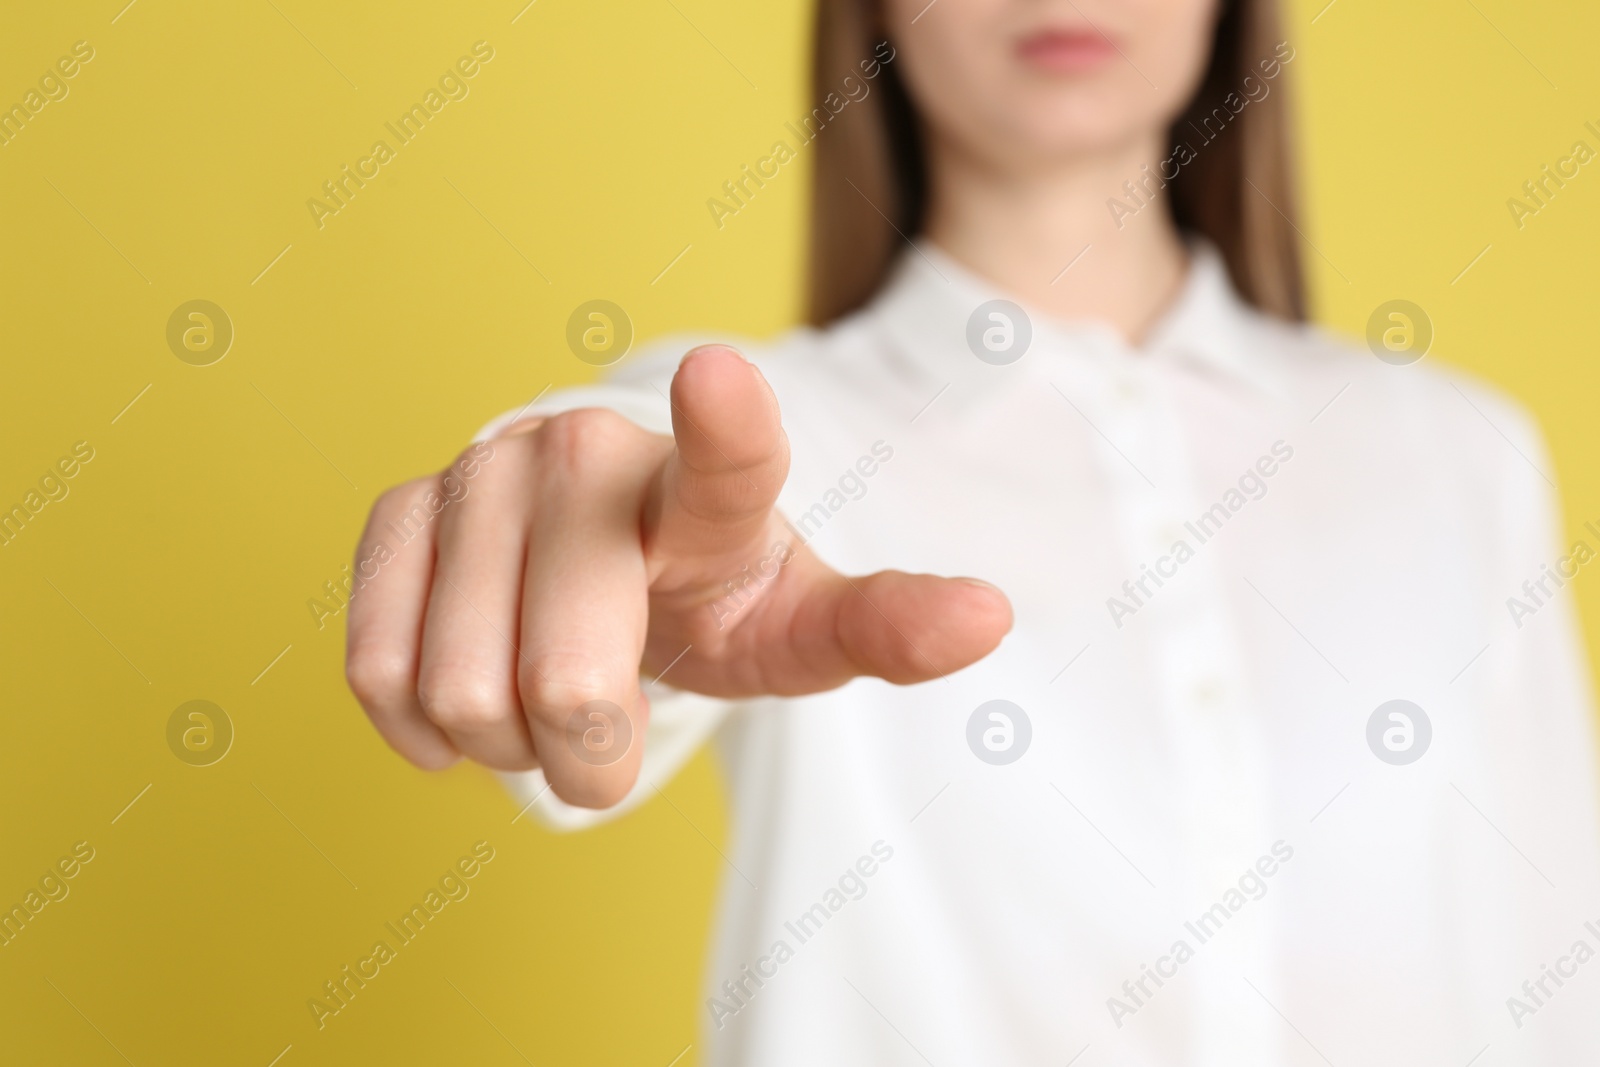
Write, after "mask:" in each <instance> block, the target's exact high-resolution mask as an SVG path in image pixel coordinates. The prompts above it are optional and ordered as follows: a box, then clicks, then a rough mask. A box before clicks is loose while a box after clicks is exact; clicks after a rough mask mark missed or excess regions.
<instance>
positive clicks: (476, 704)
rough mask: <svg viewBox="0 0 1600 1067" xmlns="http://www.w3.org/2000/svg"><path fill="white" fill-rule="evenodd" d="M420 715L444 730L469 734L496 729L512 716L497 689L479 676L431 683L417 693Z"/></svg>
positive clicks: (510, 710)
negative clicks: (423, 715) (480, 730)
mask: <svg viewBox="0 0 1600 1067" xmlns="http://www.w3.org/2000/svg"><path fill="white" fill-rule="evenodd" d="M417 700H418V702H419V703H420V704H421V705H422V710H423V712H424V713H425V714H426V715H427V716H428V718H429V719H431V720H432V721H433V722H434V723H435V724H436V725H438V726H440V727H443V728H444V729H446V730H464V731H472V730H476V729H482V728H484V727H488V726H498V725H501V724H503V723H505V722H507V721H508V720H509V719H510V718H511V716H512V709H511V708H510V707H509V706H508V705H507V702H506V699H505V697H504V695H503V694H502V693H501V692H500V690H499V688H498V687H497V686H495V685H494V684H493V683H491V682H490V681H489V680H488V679H486V678H482V677H462V678H449V679H445V680H441V681H434V682H430V683H429V684H428V685H426V686H425V687H423V688H420V689H418V691H417Z"/></svg>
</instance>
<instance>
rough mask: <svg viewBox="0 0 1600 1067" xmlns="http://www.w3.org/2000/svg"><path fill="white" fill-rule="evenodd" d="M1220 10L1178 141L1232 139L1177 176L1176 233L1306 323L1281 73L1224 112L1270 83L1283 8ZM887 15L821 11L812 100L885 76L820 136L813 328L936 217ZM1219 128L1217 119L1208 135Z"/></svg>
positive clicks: (1229, 0)
mask: <svg viewBox="0 0 1600 1067" xmlns="http://www.w3.org/2000/svg"><path fill="white" fill-rule="evenodd" d="M1223 2H1224V4H1225V9H1224V10H1223V12H1222V14H1221V16H1220V18H1219V19H1218V20H1217V26H1216V33H1215V39H1214V40H1213V42H1212V48H1211V62H1210V66H1209V67H1208V68H1207V70H1206V73H1205V77H1204V78H1203V79H1202V80H1201V82H1200V88H1199V89H1198V91H1197V92H1196V93H1195V96H1194V99H1193V100H1192V101H1190V103H1189V106H1188V107H1187V108H1186V109H1185V110H1184V113H1183V114H1182V115H1180V116H1179V117H1178V119H1177V121H1176V122H1174V123H1173V125H1172V129H1171V131H1170V132H1171V134H1172V137H1171V140H1172V141H1173V142H1174V143H1177V142H1187V143H1193V141H1194V140H1195V133H1194V132H1190V131H1198V130H1200V129H1201V128H1202V127H1205V124H1206V120H1207V119H1208V118H1211V117H1212V116H1213V114H1218V115H1219V116H1221V117H1224V121H1223V126H1232V127H1234V128H1231V129H1227V128H1225V129H1223V130H1222V131H1221V133H1220V134H1218V135H1217V136H1216V138H1215V143H1207V144H1206V145H1205V146H1204V147H1203V148H1201V149H1200V150H1198V151H1196V152H1194V153H1192V156H1191V158H1189V159H1188V161H1187V162H1183V164H1182V166H1179V167H1177V175H1176V177H1174V178H1172V179H1171V180H1170V181H1168V182H1167V183H1166V194H1167V198H1168V203H1169V204H1170V205H1171V210H1172V214H1173V217H1174V219H1175V221H1176V222H1177V225H1178V227H1179V228H1180V229H1182V230H1185V231H1188V232H1192V233H1196V234H1199V235H1200V236H1202V237H1205V238H1207V239H1208V240H1210V241H1211V242H1212V243H1213V244H1215V245H1216V246H1217V248H1218V250H1219V251H1220V252H1221V254H1222V258H1223V260H1224V262H1225V263H1226V264H1227V267H1228V273H1229V274H1230V276H1231V277H1232V279H1233V284H1234V286H1235V287H1236V288H1237V289H1238V290H1239V292H1240V294H1241V295H1242V296H1243V297H1244V299H1245V300H1247V301H1248V302H1249V303H1251V304H1253V305H1254V306H1255V307H1257V308H1259V309H1260V310H1262V311H1264V312H1266V313H1268V314H1271V315H1276V316H1279V317H1281V318H1285V319H1290V320H1295V321H1299V320H1303V319H1304V318H1305V292H1304V282H1303V276H1302V272H1301V265H1300V255H1299V246H1298V244H1297V243H1296V239H1297V232H1296V225H1295V222H1294V220H1295V217H1296V210H1295V196H1294V188H1293V171H1292V169H1291V166H1290V143H1289V115H1288V110H1287V101H1286V99H1285V97H1286V94H1285V92H1284V85H1283V82H1284V80H1285V78H1284V75H1283V73H1282V72H1281V71H1280V72H1279V73H1278V76H1277V77H1276V78H1275V79H1273V80H1274V81H1275V83H1276V84H1275V85H1274V87H1273V88H1272V90H1271V91H1270V92H1268V93H1267V95H1266V96H1264V97H1261V98H1259V99H1254V100H1252V102H1251V103H1250V104H1249V106H1248V107H1242V106H1241V107H1240V109H1239V110H1237V112H1233V111H1231V109H1227V108H1225V106H1224V103H1223V101H1224V99H1225V98H1226V97H1228V96H1229V95H1230V94H1236V98H1237V96H1238V95H1242V94H1243V92H1244V88H1243V86H1244V85H1245V78H1246V76H1251V77H1253V78H1254V79H1255V80H1256V81H1257V82H1259V81H1261V80H1262V77H1261V71H1260V70H1258V69H1257V64H1259V63H1260V62H1262V61H1263V60H1270V59H1272V58H1273V56H1274V51H1273V49H1274V46H1275V45H1277V44H1278V43H1279V41H1280V38H1279V36H1278V12H1277V3H1276V0H1223ZM878 5H879V0H818V7H817V25H816V46H815V47H816V51H815V58H814V62H813V66H812V87H813V92H814V94H815V99H818V100H821V99H823V98H824V97H825V95H826V94H829V93H835V94H836V93H837V91H838V87H839V86H840V85H841V84H847V83H846V82H845V79H846V78H847V77H852V76H853V77H854V78H856V79H857V80H859V79H860V78H861V76H862V73H863V71H866V70H876V77H875V78H874V83H875V84H874V85H873V86H872V89H871V91H870V92H869V93H868V94H867V95H865V96H864V97H861V98H860V99H855V98H852V102H851V104H850V107H849V108H848V112H847V113H842V114H840V115H839V116H838V118H839V120H840V121H836V122H833V123H831V124H830V128H828V129H827V130H826V131H819V133H820V134H821V135H819V136H817V138H816V170H815V176H814V181H813V186H812V219H811V249H810V255H811V262H810V268H809V272H808V273H809V291H808V293H807V308H806V312H807V318H808V320H809V321H810V322H812V323H813V324H816V325H825V324H827V323H829V322H832V321H833V320H835V319H837V318H839V317H840V316H842V315H845V314H848V313H849V312H851V311H854V310H855V309H856V308H859V307H860V306H861V305H863V304H865V303H866V302H867V301H868V300H870V299H871V298H872V296H873V295H874V294H875V293H876V292H877V291H878V289H879V288H881V287H882V285H883V283H884V280H885V279H886V277H887V275H888V272H889V269H890V267H891V265H892V264H893V262H894V260H895V258H896V255H897V254H898V252H899V249H900V246H901V245H902V244H903V243H904V240H905V239H906V238H908V237H912V236H915V235H916V233H917V231H918V229H919V228H920V227H921V225H922V222H923V212H924V209H925V207H926V201H927V174H926V170H925V162H924V157H923V152H922V146H921V144H920V134H919V129H918V125H917V120H916V113H915V110H914V108H913V106H912V103H911V100H910V98H909V97H908V96H907V94H906V90H905V85H904V83H903V82H902V81H901V79H900V76H899V73H898V72H897V71H896V70H895V68H894V64H893V63H892V62H891V63H882V64H874V63H873V60H874V59H875V58H876V59H880V60H881V59H882V58H883V53H881V52H879V53H877V54H876V55H875V54H874V48H875V46H877V45H879V43H880V41H881V39H882V29H881V26H882V20H881V18H880V17H879V15H878V11H877V8H878ZM1291 55H1292V53H1291ZM1279 58H1281V57H1279ZM863 63H866V64H872V66H870V67H864V66H863ZM1228 119H1231V120H1232V121H1231V122H1229V121H1227V120H1228ZM1217 125H1218V124H1217V122H1216V121H1215V120H1213V121H1212V122H1211V125H1210V127H1209V128H1208V129H1216V128H1217ZM1201 136H1205V135H1204V134H1202V135H1201ZM1162 177H1166V174H1165V173H1164V172H1163V174H1162Z"/></svg>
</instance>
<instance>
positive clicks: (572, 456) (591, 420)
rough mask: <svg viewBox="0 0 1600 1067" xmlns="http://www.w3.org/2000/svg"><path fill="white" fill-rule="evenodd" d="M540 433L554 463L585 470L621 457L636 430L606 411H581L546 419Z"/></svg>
mask: <svg viewBox="0 0 1600 1067" xmlns="http://www.w3.org/2000/svg"><path fill="white" fill-rule="evenodd" d="M538 433H539V438H540V444H541V445H542V446H543V448H544V450H545V452H546V454H547V456H548V457H549V458H550V459H551V460H553V461H555V462H558V463H561V464H563V465H565V466H568V467H573V468H578V469H584V468H586V467H588V466H589V465H590V464H592V463H595V462H603V461H605V460H608V459H611V458H613V457H615V456H617V455H618V454H619V453H620V452H621V451H622V450H623V448H624V447H625V446H627V445H628V444H629V442H630V441H631V440H632V438H633V436H634V434H635V427H634V426H633V424H632V423H630V422H629V421H628V420H627V419H625V418H623V417H622V416H621V415H618V414H617V413H616V412H614V411H610V410H607V409H606V408H577V409H575V410H573V411H564V412H562V413H561V414H559V415H553V416H551V417H550V418H549V419H546V420H545V422H544V424H543V425H541V426H540V427H539V431H538Z"/></svg>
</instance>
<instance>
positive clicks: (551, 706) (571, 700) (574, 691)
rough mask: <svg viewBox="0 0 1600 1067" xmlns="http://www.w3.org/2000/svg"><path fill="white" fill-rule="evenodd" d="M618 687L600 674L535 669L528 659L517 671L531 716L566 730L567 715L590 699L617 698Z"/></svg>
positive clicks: (546, 725) (523, 697) (557, 728)
mask: <svg viewBox="0 0 1600 1067" xmlns="http://www.w3.org/2000/svg"><path fill="white" fill-rule="evenodd" d="M616 688H617V687H616V686H615V685H608V684H607V682H606V680H605V679H604V678H602V677H600V676H599V675H597V674H588V673H585V674H580V675H577V676H574V675H572V674H570V673H569V674H565V675H558V674H556V673H555V672H553V671H552V670H551V669H550V668H549V667H544V668H542V669H535V668H534V667H532V666H529V665H528V664H526V663H525V664H522V665H521V666H520V667H519V669H518V671H517V690H518V692H519V693H520V694H521V696H522V704H523V707H524V709H525V710H526V712H527V714H528V717H529V718H530V719H532V720H533V721H534V722H536V723H538V724H539V725H541V726H544V727H546V728H547V729H550V730H554V731H564V730H566V728H567V719H568V717H569V716H571V714H572V713H573V712H574V711H576V710H577V709H578V708H580V707H582V706H583V705H584V704H587V703H588V702H589V701H591V700H606V699H612V698H614V697H615V696H616V695H617V692H616Z"/></svg>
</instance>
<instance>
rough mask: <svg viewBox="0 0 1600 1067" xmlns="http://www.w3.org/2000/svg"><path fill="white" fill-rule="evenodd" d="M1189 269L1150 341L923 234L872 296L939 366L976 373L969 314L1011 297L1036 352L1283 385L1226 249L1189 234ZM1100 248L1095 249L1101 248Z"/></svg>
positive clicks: (920, 354)
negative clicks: (1049, 305) (982, 270)
mask: <svg viewBox="0 0 1600 1067" xmlns="http://www.w3.org/2000/svg"><path fill="white" fill-rule="evenodd" d="M1189 252H1190V256H1189V268H1188V273H1187V275H1186V277H1185V278H1184V281H1183V285H1182V287H1181V288H1180V290H1179V293H1178V296H1177V298H1176V299H1175V300H1174V301H1173V303H1172V305H1171V306H1170V307H1169V308H1168V309H1167V311H1166V312H1165V313H1164V314H1163V315H1162V317H1161V319H1160V320H1159V321H1158V322H1157V323H1156V325H1155V326H1154V328H1153V329H1152V330H1151V331H1150V333H1149V335H1148V336H1147V337H1146V338H1145V340H1144V342H1143V343H1142V344H1140V345H1138V346H1130V345H1128V343H1127V342H1126V341H1124V340H1123V338H1122V337H1121V335H1120V334H1119V333H1118V332H1117V331H1116V330H1115V329H1114V328H1113V327H1112V326H1110V325H1109V324H1108V323H1105V322H1101V321H1098V320H1093V319H1082V320H1065V319H1057V318H1053V317H1051V316H1049V315H1046V314H1044V313H1043V312H1038V311H1035V310H1034V309H1033V308H1031V307H1029V306H1028V305H1027V303H1026V302H1025V301H1023V300H1021V299H1019V298H1017V297H1016V296H1014V295H1012V294H1010V293H1007V292H1005V291H1004V290H1003V289H1001V288H1000V287H999V286H997V285H995V284H994V283H992V282H990V281H988V280H987V279H985V278H983V277H981V276H979V275H977V274H975V273H973V272H972V271H971V270H969V269H968V268H966V267H964V266H962V265H961V264H960V263H958V262H957V261H956V260H955V259H953V258H951V257H950V256H949V255H948V254H946V253H945V252H943V251H942V250H940V249H939V248H937V247H936V246H934V245H933V244H931V243H929V242H926V241H923V242H919V243H917V244H914V245H913V246H912V247H911V248H909V249H907V250H906V251H905V252H904V253H903V254H902V255H901V257H900V260H899V262H898V263H897V264H896V266H895V268H894V269H893V271H892V273H891V275H890V280H889V282H888V284H887V285H886V286H885V287H884V289H883V290H882V292H880V294H879V295H878V297H877V298H876V299H875V300H874V301H873V302H872V304H871V305H869V307H868V309H867V312H868V315H869V316H871V317H873V318H876V319H877V320H878V321H879V323H881V325H882V326H883V328H885V329H886V330H887V331H888V333H889V335H890V339H891V340H892V341H893V342H895V348H896V349H897V350H898V355H899V356H900V357H901V358H902V359H904V360H906V361H908V362H910V363H912V364H913V365H916V366H918V367H919V368H920V369H922V370H925V371H927V372H929V373H930V374H933V375H936V376H937V375H943V376H945V377H946V378H949V377H951V376H956V377H962V378H965V377H968V374H967V373H965V372H968V371H970V370H971V369H972V367H973V366H974V365H977V366H982V364H979V363H978V361H977V359H976V357H975V356H973V354H972V353H971V351H970V350H969V349H968V348H967V343H966V337H967V320H968V318H969V317H970V316H971V315H972V313H973V311H974V310H975V309H976V308H977V307H978V306H979V305H981V304H983V303H985V302H987V301H990V300H1009V301H1011V302H1012V303H1015V304H1017V305H1018V306H1020V307H1022V308H1023V310H1024V311H1025V312H1026V313H1027V315H1028V317H1029V320H1030V322H1031V324H1032V329H1033V339H1032V342H1031V344H1030V346H1029V350H1028V353H1027V354H1025V355H1024V356H1023V357H1022V361H1023V362H1025V361H1027V360H1029V359H1037V358H1039V357H1040V356H1044V357H1045V358H1047V359H1048V358H1051V357H1052V356H1053V357H1055V358H1060V357H1062V356H1066V357H1071V356H1075V355H1081V356H1089V357H1092V358H1093V359H1095V360H1096V361H1108V362H1116V361H1119V360H1126V359H1146V358H1148V359H1152V360H1161V359H1172V360H1180V361H1183V362H1186V363H1188V364H1190V365H1192V366H1193V367H1195V368H1196V369H1198V370H1201V371H1202V372H1205V373H1209V374H1212V375H1216V376H1218V377H1220V378H1223V379H1225V380H1228V381H1230V382H1232V383H1235V384H1239V385H1243V386H1245V387H1247V388H1251V389H1256V390H1261V391H1265V392H1267V393H1269V394H1277V393H1279V391H1280V388H1281V385H1282V379H1281V377H1280V375H1279V373H1278V369H1277V368H1275V367H1274V366H1273V364H1272V361H1271V359H1270V358H1264V357H1263V353H1262V352H1261V348H1262V343H1261V339H1260V336H1259V326H1260V322H1261V317H1260V315H1259V313H1258V312H1256V311H1254V310H1253V309H1252V308H1250V307H1249V306H1248V305H1246V304H1245V303H1244V301H1243V300H1242V299H1240V297H1239V295H1238V294H1237V292H1236V291H1235V290H1234V288H1233V285H1232V282H1231V281H1230V280H1229V278H1228V270H1227V267H1226V265H1225V264H1224V263H1223V260H1222V256H1221V255H1220V254H1219V253H1218V252H1217V250H1216V248H1215V247H1214V246H1212V245H1211V244H1210V242H1208V241H1205V240H1204V239H1202V238H1191V239H1190V241H1189ZM1091 254H1092V253H1091Z"/></svg>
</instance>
